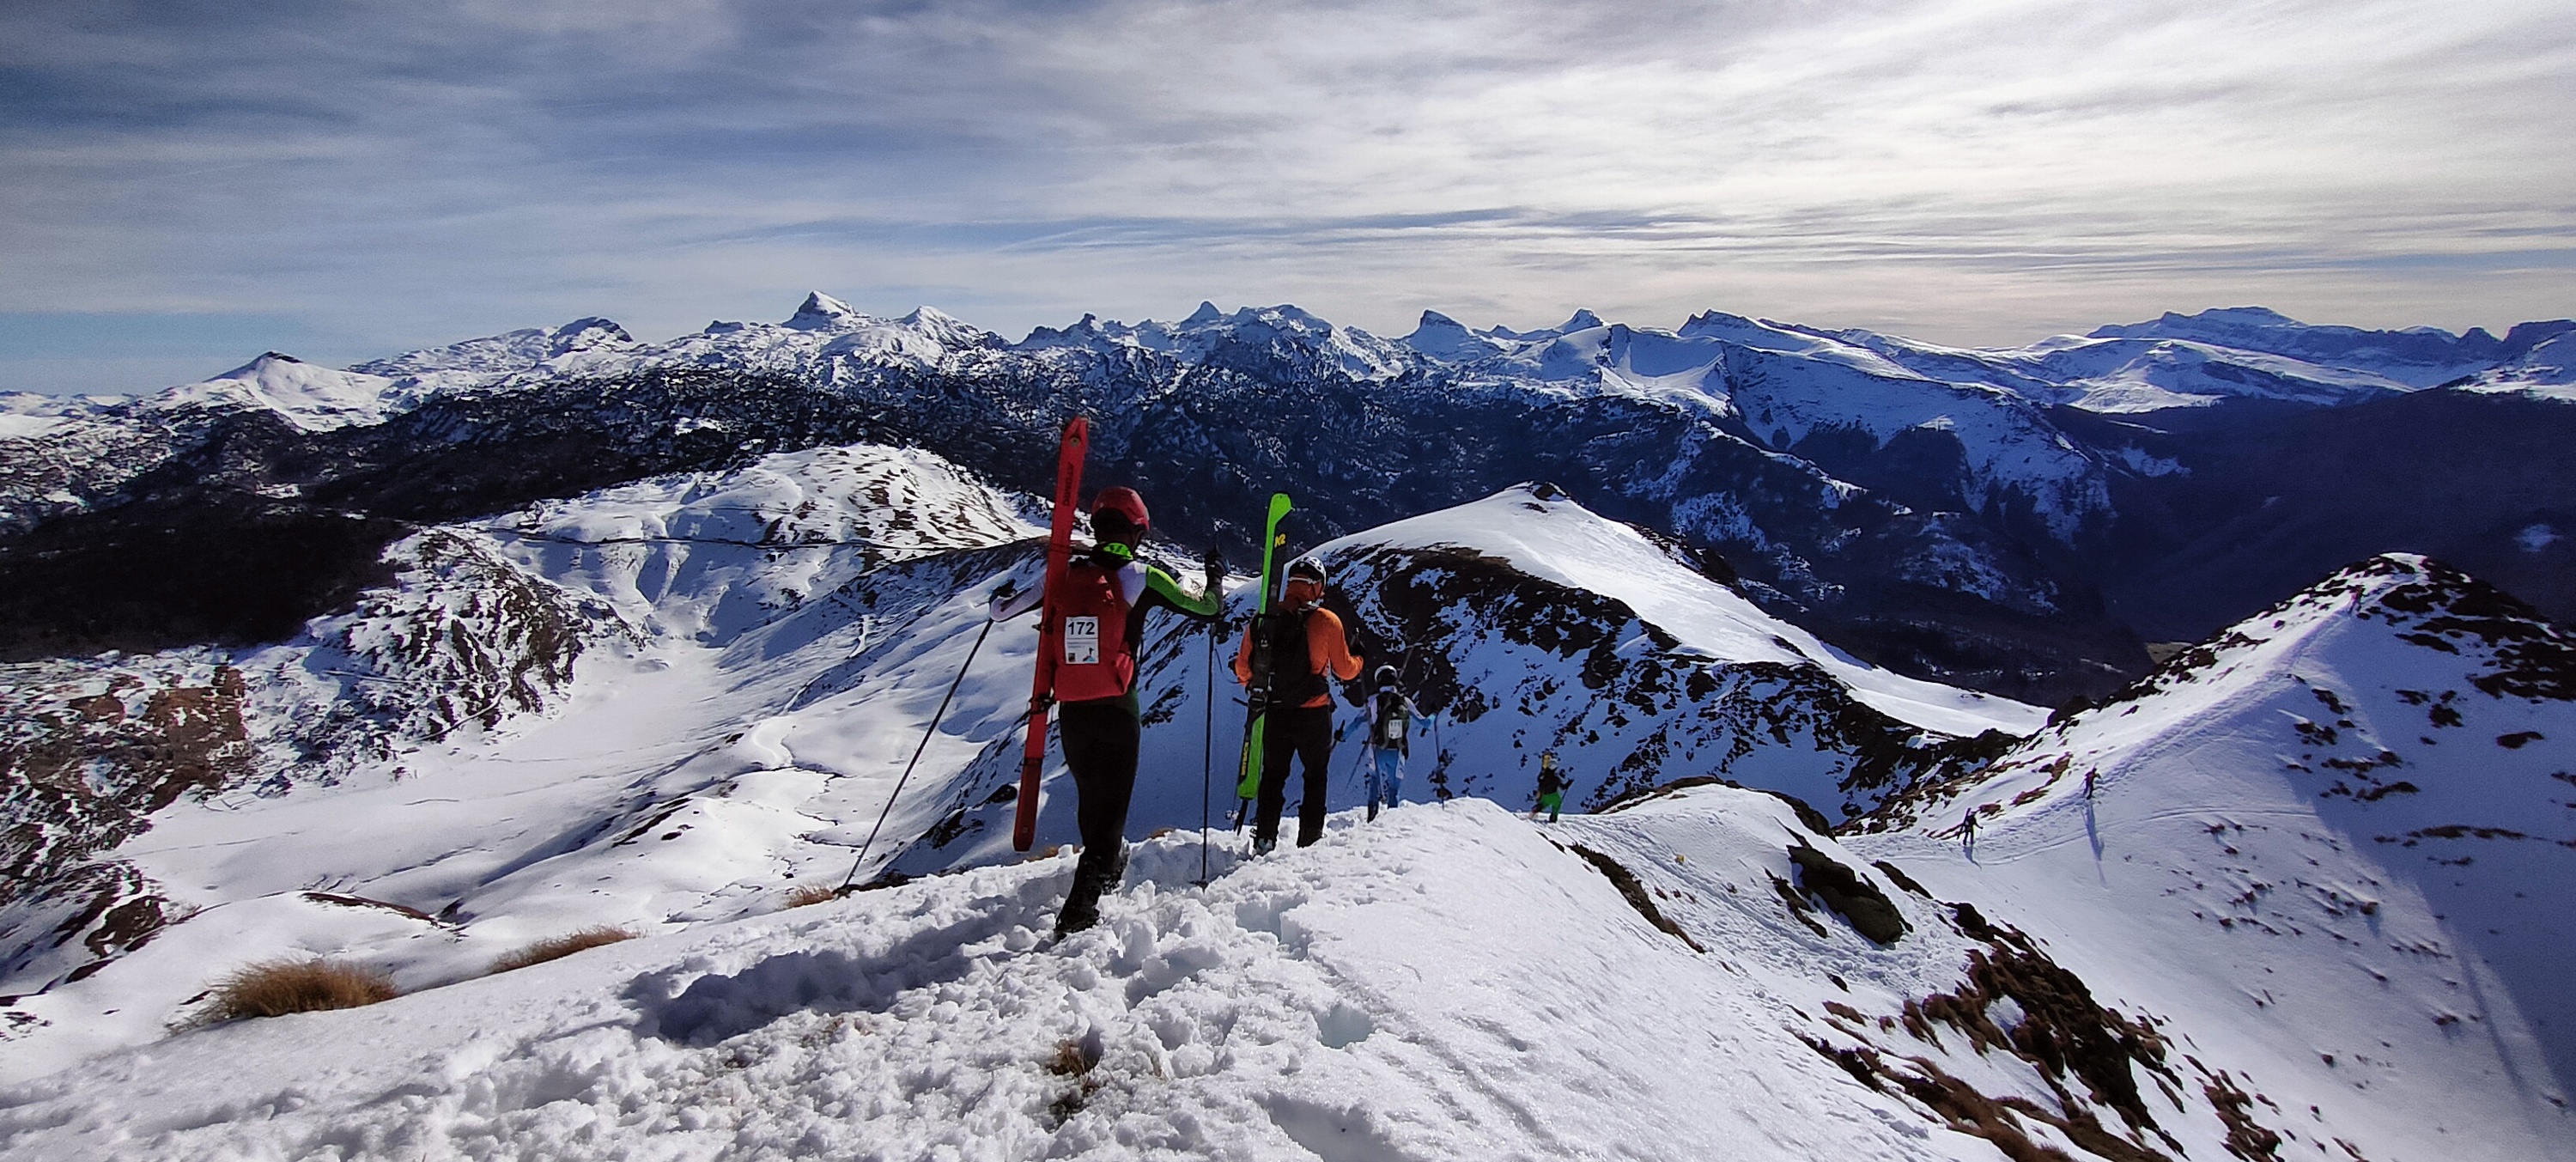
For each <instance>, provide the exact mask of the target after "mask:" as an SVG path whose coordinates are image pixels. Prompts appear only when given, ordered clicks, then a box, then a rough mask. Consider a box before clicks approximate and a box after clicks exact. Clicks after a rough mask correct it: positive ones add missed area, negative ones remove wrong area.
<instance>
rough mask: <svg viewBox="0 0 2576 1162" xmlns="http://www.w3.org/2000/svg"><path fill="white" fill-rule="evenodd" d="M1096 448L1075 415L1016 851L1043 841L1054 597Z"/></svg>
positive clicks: (1052, 535) (1043, 609) (1052, 537)
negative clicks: (1041, 779) (1042, 779)
mask: <svg viewBox="0 0 2576 1162" xmlns="http://www.w3.org/2000/svg"><path fill="white" fill-rule="evenodd" d="M1090 448H1091V422H1090V421H1089V420H1086V419H1084V418H1083V417H1081V416H1075V417H1073V418H1072V419H1071V420H1068V421H1066V423H1065V425H1064V442H1063V443H1061V444H1059V445H1057V447H1056V453H1055V515H1054V517H1053V519H1051V520H1050V521H1049V522H1048V524H1047V556H1046V593H1045V596H1044V597H1043V598H1042V599H1041V601H1040V604H1039V606H1038V672H1037V680H1036V681H1035V683H1034V684H1032V685H1031V686H1030V688H1029V745H1028V749H1027V750H1026V751H1024V752H1022V754H1021V757H1020V805H1019V815H1018V817H1017V818H1016V819H1014V820H1013V821H1012V823H1011V850H1013V851H1027V850H1028V849H1029V848H1030V847H1031V846H1033V845H1035V844H1036V843H1037V840H1038V775H1039V773H1040V772H1041V771H1042V770H1044V769H1045V767H1046V733H1047V706H1048V705H1049V704H1050V703H1051V702H1052V701H1053V698H1052V695H1053V694H1054V693H1055V664H1056V657H1057V654H1058V653H1059V652H1060V651H1061V650H1062V649H1063V643H1061V642H1059V641H1057V640H1056V639H1057V637H1058V636H1059V634H1060V632H1061V631H1060V630H1059V629H1058V628H1057V626H1056V616H1055V598H1056V595H1057V594H1059V593H1062V592H1064V571H1065V569H1066V568H1067V567H1068V566H1070V565H1071V564H1072V563H1073V517H1074V513H1075V511H1076V510H1077V509H1079V508H1080V507H1081V504H1082V457H1083V454H1084V453H1085V452H1087V451H1089V450H1090Z"/></svg>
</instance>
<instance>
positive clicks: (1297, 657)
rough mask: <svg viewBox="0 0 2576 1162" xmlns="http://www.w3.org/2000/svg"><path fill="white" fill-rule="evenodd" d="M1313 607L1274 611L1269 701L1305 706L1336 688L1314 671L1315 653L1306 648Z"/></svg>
mask: <svg viewBox="0 0 2576 1162" xmlns="http://www.w3.org/2000/svg"><path fill="white" fill-rule="evenodd" d="M1312 616H1314V611H1313V610H1311V609H1307V610H1298V611H1295V612H1277V613H1272V614H1271V615H1270V616H1269V618H1267V619H1266V620H1268V622H1269V623H1270V624H1269V625H1268V627H1267V629H1268V632H1269V633H1270V705H1271V706H1272V707H1274V708H1276V707H1283V706H1284V707H1295V706H1303V705H1305V704H1307V703H1309V702H1312V701H1314V700H1315V699H1317V698H1320V697H1324V696H1326V695H1329V694H1331V693H1332V692H1333V688H1332V687H1330V686H1327V685H1325V684H1324V676H1323V675H1322V674H1319V673H1316V672H1315V656H1314V654H1312V653H1311V652H1309V651H1308V650H1307V649H1306V619H1307V618H1309V617H1312Z"/></svg>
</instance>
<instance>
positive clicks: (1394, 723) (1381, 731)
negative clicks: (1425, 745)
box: [1369, 690, 1412, 754]
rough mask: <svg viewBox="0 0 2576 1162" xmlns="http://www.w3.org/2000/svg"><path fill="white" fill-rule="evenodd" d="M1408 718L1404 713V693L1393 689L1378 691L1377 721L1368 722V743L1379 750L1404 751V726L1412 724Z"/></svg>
mask: <svg viewBox="0 0 2576 1162" xmlns="http://www.w3.org/2000/svg"><path fill="white" fill-rule="evenodd" d="M1410 718H1411V716H1410V715H1408V714H1406V713H1405V704H1404V695H1402V694H1398V693H1396V692H1395V691H1393V690H1380V691H1378V694H1377V721H1375V722H1373V723H1371V724H1370V725H1371V730H1370V733H1369V744H1370V745H1371V746H1375V747H1377V748H1378V749H1380V750H1391V751H1395V752H1396V753H1398V754H1402V753H1404V751H1405V741H1406V739H1405V728H1406V727H1408V726H1410V725H1412V722H1411V721H1410Z"/></svg>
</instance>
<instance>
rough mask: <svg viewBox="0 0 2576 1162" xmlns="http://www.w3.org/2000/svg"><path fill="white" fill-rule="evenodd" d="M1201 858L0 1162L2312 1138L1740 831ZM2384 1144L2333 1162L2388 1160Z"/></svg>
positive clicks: (1491, 1152)
mask: <svg viewBox="0 0 2576 1162" xmlns="http://www.w3.org/2000/svg"><path fill="white" fill-rule="evenodd" d="M1195 846H1196V845H1195V844H1194V843H1192V842H1188V841H1187V840H1186V839H1185V838H1184V837H1181V836H1174V837H1170V838H1167V839H1164V840H1160V841H1155V842H1151V843H1148V844H1146V845H1145V846H1144V847H1143V848H1141V849H1140V851H1139V853H1138V857H1137V859H1136V860H1135V863H1134V865H1133V867H1132V869H1131V871H1130V886H1129V887H1128V888H1127V889H1126V890H1125V891H1122V892H1120V893H1118V894H1117V895H1115V896H1113V897H1111V898H1110V899H1109V900H1108V901H1106V902H1105V906H1104V913H1105V915H1104V922H1103V923H1102V925H1101V926H1100V927H1099V928H1097V929H1095V930H1093V931H1091V932H1087V933H1084V934H1081V935H1079V936H1076V937H1072V938H1069V939H1066V940H1064V941H1062V942H1060V943H1057V944H1054V945H1052V946H1048V945H1047V944H1046V943H1045V942H1044V941H1043V940H1042V938H1041V937H1040V935H1039V931H1038V929H1039V928H1040V927H1041V926H1042V925H1043V924H1044V922H1045V920H1046V918H1047V916H1048V914H1049V911H1050V909H1051V905H1052V903H1053V899H1054V897H1055V895H1056V894H1057V893H1059V892H1060V891H1061V890H1062V887H1063V883H1064V881H1065V880H1066V879H1067V878H1068V877H1069V875H1070V867H1071V860H1070V859H1069V858H1067V857H1064V856H1058V857H1055V858H1050V859H1041V860H1038V861H1035V862H1032V863H1027V864H1020V865H1016V866H1007V867H993V868H984V869H979V870H976V871H971V872H967V873H964V874H962V875H956V876H947V877H938V878H934V879H930V880H926V881H920V882H916V883H913V884H908V885H904V886H901V887H896V888H891V889H887V890H883V891H878V892H870V893H864V894H861V895H859V896H856V897H853V898H851V899H848V900H844V901H839V902H833V903H827V904H824V905H820V906H817V907H814V908H811V909H804V910H798V911H794V912H789V913H786V914H783V915H777V916H768V917H760V918H754V919H748V920H743V921H737V922H732V923H726V924H719V925H711V926H706V927H702V928H698V929H695V930H692V931H688V932H683V933H676V934H670V935H663V936H656V937H650V938H647V939H644V940H639V941H635V942H631V943H627V944H620V945H615V946H612V947H610V948H607V949H602V950H596V951H592V952H586V953H581V954H578V955H577V956H575V957H573V958H570V959H567V960H563V961H558V962H555V963H553V964H549V965H542V966H539V967H536V968H532V969H524V970H520V971H518V972H515V973H510V974H507V975H501V976H495V977H487V978H481V979H474V980H464V981H459V982H456V983H453V984H448V985H445V986H444V987H442V988H439V989H436V990H434V991H430V992H427V993H423V994H420V995H415V996H411V997H405V998H401V999H398V1000H395V1001H392V1002H388V1003H386V1004H383V1005H380V1006H376V1007H373V1008H370V1009H366V1010H362V1011H357V1012H344V1013H326V1014H315V1015H306V1016H299V1017H291V1018H283V1019H278V1020H270V1021H262V1022H253V1023H248V1024H241V1025H234V1026H228V1027H221V1028H215V1029H209V1030H203V1031H196V1032H190V1033H184V1034H181V1035H179V1036H177V1037H175V1038H173V1039H172V1040H171V1041H169V1042H168V1043H166V1044H164V1045H161V1046H156V1047H155V1048H154V1049H152V1050H151V1051H149V1052H133V1053H124V1054H116V1055H111V1056H108V1057H104V1058H101V1059H99V1060H97V1061H95V1062H91V1063H89V1064H85V1065H82V1066H79V1067H77V1068H75V1069H72V1070H69V1071H66V1072H63V1073H59V1074H56V1075H54V1076H51V1077H48V1078H45V1079H43V1080H41V1081H37V1082H33V1083H30V1084H26V1085H21V1086H18V1087H16V1088H14V1089H12V1090H8V1091H5V1096H0V1151H6V1152H7V1153H8V1154H9V1155H10V1156H13V1157H15V1156H26V1157H35V1156H44V1157H49V1158H65V1159H70V1158H118V1157H136V1156H144V1155H149V1156H153V1157H160V1158H215V1157H298V1156H313V1155H317V1154H318V1155H326V1156H335V1157H344V1158H373V1157H423V1156H426V1157H433V1158H437V1157H488V1156H499V1155H510V1154H515V1155H522V1156H524V1155H528V1154H543V1155H545V1156H548V1157H560V1158H589V1157H600V1158H608V1157H638V1156H649V1157H668V1158H697V1157H717V1156H728V1157H789V1156H814V1155H830V1156H853V1157H885V1158H894V1157H923V1156H941V1157H958V1158H986V1157H990V1158H1011V1157H1037V1156H1047V1157H1135V1156H1140V1155H1142V1156H1184V1155H1185V1156H1191V1157H1217V1158H1299V1157H1316V1156H1320V1157H1327V1158H1363V1157H1407V1158H1461V1159H1467V1158H1475V1159H1490V1158H1523V1157H1528V1158H1538V1157H1567V1156H1614V1155H1616V1156H1640V1157H1716V1156H1725V1157H1741V1158H1757V1159H1773V1158H1776V1159H1784V1160H1786V1159H1811V1158H1821V1157H1834V1158H1867V1159H1932V1158H1940V1159H1952V1158H1955V1159H1981V1158H1994V1157H1998V1156H2003V1157H2013V1158H2040V1157H2102V1158H2113V1159H2124V1160H2125V1159H2142V1158H2154V1157H2166V1158H2204V1159H2213V1160H2215V1159H2220V1158H2224V1157H2227V1156H2228V1155H2229V1154H2230V1153H2231V1152H2238V1153H2241V1152H2242V1151H2241V1149H2238V1146H2239V1144H2240V1143H2246V1142H2253V1143H2257V1144H2263V1143H2265V1142H2266V1141H2267V1135H2268V1142H2273V1143H2283V1144H2285V1145H2287V1146H2288V1147H2289V1148H2290V1149H2291V1150H2294V1151H2297V1152H2298V1153H2304V1150H2302V1149H2301V1147H2303V1146H2304V1145H2305V1144H2306V1142H2307V1140H2308V1137H2309V1135H2310V1134H2312V1133H2314V1132H2315V1131H2313V1130H2312V1129H2311V1128H2310V1127H2308V1126H2305V1125H2300V1124H2296V1122H2295V1120H2294V1119H2291V1118H2289V1117H2287V1116H2285V1115H2284V1114H2283V1113H2282V1112H2281V1111H2277V1110H2274V1109H2270V1108H2268V1107H2260V1106H2255V1105H2253V1103H2251V1102H2249V1101H2246V1100H2245V1099H2244V1096H2243V1091H2242V1088H2241V1087H2242V1086H2245V1085H2260V1084H2262V1083H2263V1080H2264V1079H2263V1078H2261V1077H2259V1076H2255V1075H2248V1074H2243V1073H2239V1072H2236V1071H2234V1070H2232V1069H2231V1068H2230V1066H2231V1065H2232V1064H2233V1063H2232V1062H2230V1061H2229V1060H2228V1059H2226V1058H2225V1057H2224V1056H2222V1055H2216V1054H2209V1055H2204V1054H2201V1053H2195V1052H2191V1051H2188V1050H2187V1049H2186V1048H2185V1047H2184V1046H2182V1045H2180V1044H2176V1043H2174V1042H2172V1041H2170V1040H2169V1039H2168V1037H2167V1034H2165V1033H2164V1032H2163V1030H2164V1029H2166V1028H2167V1027H2169V1026H2171V1025H2173V1024H2175V1023H2178V1022H2181V1021H2186V1020H2190V1019H2191V1018H2192V1017H2194V1016H2196V1014H2182V1015H2175V1014H2159V1013H2153V1012H2145V1011H2140V1010H2137V1009H2136V1008H2134V1007H2133V1006H2132V1004H2131V1003H2130V1002H2128V1001H2127V1000H2126V999H2125V998H2121V997H2116V996H2108V995H2103V996H2097V995H2095V994H2094V993H2092V992H2090V991H2088V990H2087V989H2086V988H2085V987H2084V984H2083V982H2082V981H2080V980H2077V979H2076V978H2074V977H2073V976H2072V975H2071V974H2069V973H2067V972H2066V971H2065V970H2064V969H2063V968H2060V967H2058V966H2057V965H2056V963H2055V962H2054V961H2053V960H2052V959H2051V957H2050V955H2049V953H2048V951H2047V950H2046V949H2044V948H2043V947H2041V946H2040V945H2039V944H2037V943H2036V942H2034V941H2031V940H2030V939H2029V938H2027V937H2024V936H2021V935H2020V934H2019V933H2016V932H2013V931H2011V930H2009V929H2002V928H1997V927H1994V926H1992V925H1990V924H1989V923H1988V922H1986V921H1985V920H1983V919H1982V918H1981V917H1980V916H1979V915H1978V913H1977V911H1976V909H1975V908H1973V907H1951V906H1945V905H1942V904H1938V903H1936V902H1934V901H1932V900H1930V899H1926V898H1923V897H1921V896H1919V895H1916V894H1914V893H1912V892H1909V891H1907V890H1906V889H1905V888H1904V887H1903V885H1904V884H1905V883H1906V882H1908V881H1907V880H1906V878H1905V877H1904V876H1903V873H1902V870H1901V869H1899V870H1897V871H1889V870H1886V869H1884V868H1877V867H1871V866H1869V865H1867V864H1866V863H1864V862H1862V861H1861V860H1860V859H1859V858H1858V857H1857V856H1856V855H1854V854H1853V853H1852V852H1850V851H1848V850H1846V849H1844V848H1842V847H1841V846H1840V845H1838V844H1836V843H1835V842H1834V841H1833V840H1831V839H1829V838H1827V837H1824V836H1821V835H1817V834H1814V833H1812V832H1809V831H1807V830H1805V828H1804V827H1803V826H1802V825H1801V824H1800V823H1799V822H1798V820H1797V817H1796V815H1795V814H1794V813H1793V812H1791V811H1790V810H1789V809H1788V808H1787V807H1786V806H1785V805H1784V804H1781V803H1779V802H1777V801H1776V800H1772V799H1769V798H1767V797H1763V796H1759V795H1754V794H1749V793H1745V792H1737V791H1729V790H1726V789H1724V788H1702V789H1697V790H1691V791H1686V792H1682V793H1680V794H1677V795H1671V796H1668V797H1665V798H1662V799H1659V800H1656V801H1653V802H1649V803H1646V804H1643V805H1640V806H1637V807H1633V808H1630V809H1628V810H1625V811H1622V812H1619V813H1616V814H1612V815H1607V816H1602V817H1598V818H1589V819H1587V818H1576V819H1570V820H1568V821H1567V822H1566V823H1564V824H1562V825H1559V826H1557V827H1553V828H1541V827H1536V826H1533V825H1530V824H1528V823H1526V822H1524V821H1522V820H1520V819H1517V818H1515V817H1513V816H1511V815H1509V814H1508V813H1506V812H1504V811H1501V810H1498V809H1496V808H1495V807H1493V806H1492V805H1490V804H1486V803H1483V802H1480V801H1476V800H1460V801H1457V802H1453V803H1447V804H1437V805H1413V806H1408V807H1405V808H1402V809H1400V810H1398V811H1396V812H1394V813H1393V814H1391V815H1388V816H1385V817H1383V818H1382V819H1380V820H1379V821H1377V822H1376V823H1374V824H1370V825H1365V826H1359V825H1355V821H1354V820H1353V819H1351V818H1350V817H1348V816H1343V817H1339V818H1337V820H1336V822H1335V826H1334V828H1333V830H1332V833H1331V834H1330V836H1329V837H1328V838H1327V839H1326V841H1325V842H1324V843H1323V844H1321V845H1319V846H1317V847H1315V848H1311V849H1305V850H1297V851H1293V852H1290V853H1285V854H1282V855H1280V856H1278V857H1275V858H1271V859H1265V860H1261V861H1258V862H1253V863H1237V862H1236V860H1235V858H1234V857H1233V856H1232V855H1231V854H1230V853H1229V854H1226V855H1224V856H1222V857H1221V858H1220V861H1219V862H1218V864H1217V866H1216V867H1215V869H1214V870H1215V871H1216V873H1217V875H1216V878H1215V879H1214V880H1213V881H1212V882H1210V883H1209V884H1208V885H1207V886H1205V887H1199V886H1194V884H1193V880H1194V877H1195V876H1196V874H1197V872H1198V859H1197V853H1196V852H1195V851H1194V850H1193V849H1194V848H1195ZM1497 885H1507V887H1506V889H1505V890H1501V891H1497V890H1495V888H1496V886H1497ZM1829 899H1830V900H1835V901H1839V903H1836V904H1829V903H1828V902H1827V901H1828V900H1829ZM1846 910H1848V911H1849V912H1851V913H1854V914H1857V915H1858V916H1861V917H1864V918H1863V919H1860V920H1857V921H1856V920H1854V919H1853V918H1851V917H1849V916H1846V915H1845V914H1844V912H1845V911H1846ZM1861 927H1867V928H1869V929H1870V930H1871V931H1873V932H1876V933H1878V937H1877V938H1873V937H1872V936H1867V935H1863V934H1862V932H1861V931H1860V928H1861ZM2007 1030H2009V1031H2007ZM2274 1126H2278V1127H2280V1129H2279V1130H2277V1131H2276V1130H2274V1129H2272V1127H2274ZM2377 1129H2378V1127H2376V1126H2366V1127H2361V1128H2345V1129H2343V1130H2342V1131H2341V1132H2342V1133H2343V1134H2344V1135H2346V1136H2347V1140H2349V1141H2351V1142H2353V1143H2354V1144H2355V1146H2356V1147H2357V1152H2359V1153H2362V1154H2363V1155H2364V1156H2370V1157H2390V1156H2400V1154H2399V1153H2398V1152H2397V1151H2402V1150H2403V1149H2404V1148H2405V1146H2406V1145H2407V1144H2411V1143H2410V1142H2409V1140H2408V1139H2406V1138H2403V1137H2389V1136H2382V1135H2380V1134H2378V1133H2375V1132H2374V1131H2375V1130H2377ZM2392 1142H2393V1143H2397V1151H2392V1150H2391V1143H2392ZM2529 1144H2531V1145H2534V1146H2540V1147H2541V1149H2542V1150H2543V1151H2546V1150H2547V1149H2549V1147H2547V1146H2545V1145H2543V1144H2541V1143H2536V1142H2535V1143H2529ZM2293 1156H2296V1154H2294V1155H2293ZM2525 1156H2531V1157H2539V1156H2545V1155H2544V1154H2543V1153H2532V1154H2526V1155H2525Z"/></svg>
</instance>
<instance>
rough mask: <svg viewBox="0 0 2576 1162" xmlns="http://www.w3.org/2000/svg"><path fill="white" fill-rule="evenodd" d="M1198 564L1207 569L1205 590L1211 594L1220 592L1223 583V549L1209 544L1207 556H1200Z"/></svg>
mask: <svg viewBox="0 0 2576 1162" xmlns="http://www.w3.org/2000/svg"><path fill="white" fill-rule="evenodd" d="M1199 564H1200V565H1201V566H1203V567H1204V568H1205V569H1206V571H1207V592H1208V593H1209V594H1211V595H1213V594H1216V593H1219V592H1222V589H1221V586H1223V585H1224V584H1225V550H1223V549H1219V548H1217V547H1215V546H1213V545H1210V546H1209V547H1208V551H1207V556H1205V557H1203V558H1201V559H1200V561H1199Z"/></svg>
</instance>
